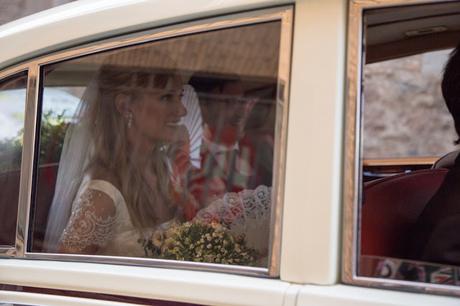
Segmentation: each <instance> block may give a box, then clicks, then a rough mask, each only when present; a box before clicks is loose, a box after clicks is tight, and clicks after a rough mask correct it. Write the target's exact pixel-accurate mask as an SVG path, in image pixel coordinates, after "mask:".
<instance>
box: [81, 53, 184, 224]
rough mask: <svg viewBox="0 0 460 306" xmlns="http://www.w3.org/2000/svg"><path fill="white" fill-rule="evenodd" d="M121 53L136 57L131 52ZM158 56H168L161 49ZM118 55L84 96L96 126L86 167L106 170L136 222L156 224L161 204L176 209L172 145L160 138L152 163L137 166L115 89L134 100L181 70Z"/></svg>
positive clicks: (96, 172)
mask: <svg viewBox="0 0 460 306" xmlns="http://www.w3.org/2000/svg"><path fill="white" fill-rule="evenodd" d="M122 53H127V54H129V55H130V57H131V58H136V55H135V54H131V53H132V52H131V53H130V52H129V51H128V52H122ZM124 56H125V57H126V54H124ZM156 56H163V58H165V57H164V55H161V54H156ZM117 57H118V58H121V57H120V54H119V53H118V54H116V55H115V56H112V57H110V58H109V60H108V62H109V63H104V64H103V65H102V66H101V68H100V69H99V72H98V74H97V76H96V77H95V79H94V80H93V82H92V83H91V85H90V86H89V87H88V89H87V90H86V92H85V95H84V97H83V100H84V101H85V102H86V105H87V109H86V111H85V112H84V113H86V114H85V116H88V117H87V120H88V119H89V122H90V124H91V128H92V129H91V143H92V153H91V154H90V160H89V165H88V167H87V169H86V172H88V173H90V174H91V175H92V176H95V177H96V178H97V176H100V172H102V173H105V174H103V175H102V176H109V179H110V180H111V181H112V183H113V184H114V185H115V186H117V188H119V189H120V191H121V193H122V195H123V197H124V199H125V201H126V204H127V207H128V211H129V214H130V217H131V221H132V222H133V225H134V226H135V227H138V228H144V227H152V226H155V225H158V223H159V222H164V221H166V220H161V219H160V216H159V215H158V211H157V208H158V205H164V206H166V207H167V208H169V210H170V211H171V212H172V213H173V210H174V209H175V207H174V206H175V203H173V200H172V197H171V195H170V194H171V192H170V188H171V186H170V184H171V182H170V181H171V180H170V175H171V173H170V166H169V165H168V162H169V156H170V154H171V151H172V148H171V146H168V144H165V143H163V142H161V141H156V142H155V143H154V144H153V146H152V149H151V156H150V158H149V160H150V163H149V164H148V165H143V166H142V167H141V166H139V165H138V164H137V163H136V162H135V160H133V159H132V156H130V144H129V143H128V137H127V128H128V127H127V123H126V119H125V118H124V117H123V115H122V114H121V113H120V112H119V111H118V110H117V108H116V105H115V100H116V98H117V95H120V94H123V95H126V96H128V97H129V99H130V103H136V100H137V99H139V97H140V95H141V94H142V91H145V90H148V89H149V88H147V86H149V87H150V89H164V88H165V86H166V85H167V83H168V81H169V80H170V79H171V78H175V77H177V75H176V74H175V72H174V70H169V71H168V70H165V69H159V68H156V69H155V68H149V69H139V68H129V67H126V65H123V66H124V67H122V66H121V65H116V58H117ZM114 63H115V64H114ZM146 80H149V81H146ZM152 119H154V118H152ZM145 167H150V170H151V172H152V173H153V175H154V176H155V178H156V180H155V182H154V187H153V188H152V186H149V185H148V183H147V181H146V180H145V179H144V177H143V172H144V171H145ZM107 173H108V175H107ZM105 178H106V179H107V177H105Z"/></svg>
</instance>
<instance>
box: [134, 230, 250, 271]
mask: <svg viewBox="0 0 460 306" xmlns="http://www.w3.org/2000/svg"><path fill="white" fill-rule="evenodd" d="M140 242H141V243H142V246H143V247H144V250H145V253H146V256H148V257H154V258H162V259H173V260H185V261H195V262H207V263H218V264H234V265H245V266H251V265H255V264H256V260H257V257H258V254H257V251H256V250H254V249H252V248H249V247H247V246H246V241H245V237H244V236H243V235H240V236H234V235H232V234H231V233H230V231H229V230H228V229H227V228H225V227H223V226H222V225H220V224H219V223H215V222H213V223H210V224H208V223H203V222H199V221H193V222H185V223H182V224H180V223H172V224H171V225H170V226H169V227H168V228H167V229H165V230H157V231H155V232H153V233H152V235H151V237H148V238H147V239H144V240H142V241H140Z"/></svg>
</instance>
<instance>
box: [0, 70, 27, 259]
mask: <svg viewBox="0 0 460 306" xmlns="http://www.w3.org/2000/svg"><path fill="white" fill-rule="evenodd" d="M21 73H26V74H27V75H28V66H27V65H19V66H17V67H15V68H13V69H8V70H7V71H2V72H0V82H1V81H3V80H5V79H8V78H14V77H15V76H16V75H19V74H21ZM27 82H29V79H27ZM27 86H28V84H27ZM26 90H27V88H26ZM26 95H27V94H26ZM24 105H25V109H24V115H25V114H26V113H27V96H26V101H24ZM25 125H26V118H24V128H25ZM24 140H25V139H24ZM24 151H25V150H24V147H23V148H22V153H21V154H22V155H21V156H22V157H21V158H22V159H21V170H20V172H21V176H20V181H19V197H20V195H21V181H22V166H23V162H22V160H23V159H24V154H25V153H24ZM17 205H18V212H17V218H16V219H17V220H18V219H19V210H20V209H19V206H20V199H19V198H18V203H17ZM16 224H18V221H16ZM17 230H18V228H17V227H16V233H15V237H16V238H15V240H16V242H15V244H16V243H17V236H18V232H17ZM15 256H17V246H16V245H11V246H9V245H1V246H0V258H1V257H15Z"/></svg>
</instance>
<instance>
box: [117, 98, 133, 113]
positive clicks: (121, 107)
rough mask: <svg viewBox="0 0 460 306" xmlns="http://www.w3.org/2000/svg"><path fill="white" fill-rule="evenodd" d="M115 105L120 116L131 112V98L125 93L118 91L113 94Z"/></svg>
mask: <svg viewBox="0 0 460 306" xmlns="http://www.w3.org/2000/svg"><path fill="white" fill-rule="evenodd" d="M115 107H116V108H117V111H118V112H119V113H120V114H121V115H122V116H126V114H128V113H132V109H131V99H130V97H129V96H128V95H127V94H124V93H119V94H117V95H116V96H115Z"/></svg>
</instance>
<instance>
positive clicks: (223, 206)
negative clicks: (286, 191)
mask: <svg viewBox="0 0 460 306" xmlns="http://www.w3.org/2000/svg"><path fill="white" fill-rule="evenodd" d="M270 208H271V187H267V186H263V185H261V186H258V187H257V188H256V189H255V190H243V191H241V192H238V193H236V192H230V193H226V194H225V195H224V196H223V197H222V198H220V199H217V200H215V201H214V202H212V203H211V204H210V205H209V206H207V207H206V208H203V209H202V210H200V211H199V212H198V213H197V215H196V217H195V220H198V221H202V222H206V223H212V222H217V223H220V224H222V225H224V226H226V227H227V228H228V229H229V230H230V231H231V232H233V233H234V234H237V235H241V234H243V235H245V236H246V240H247V243H248V245H250V246H252V247H255V248H256V249H258V250H260V251H262V252H264V251H266V250H267V249H268V236H269V232H270V210H271V209H270Z"/></svg>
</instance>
